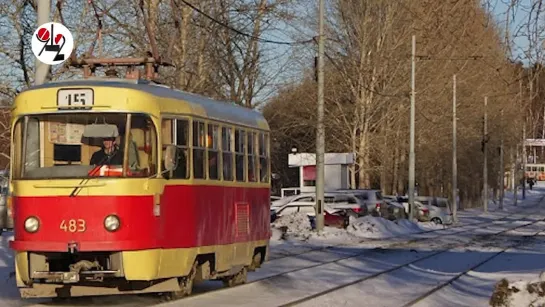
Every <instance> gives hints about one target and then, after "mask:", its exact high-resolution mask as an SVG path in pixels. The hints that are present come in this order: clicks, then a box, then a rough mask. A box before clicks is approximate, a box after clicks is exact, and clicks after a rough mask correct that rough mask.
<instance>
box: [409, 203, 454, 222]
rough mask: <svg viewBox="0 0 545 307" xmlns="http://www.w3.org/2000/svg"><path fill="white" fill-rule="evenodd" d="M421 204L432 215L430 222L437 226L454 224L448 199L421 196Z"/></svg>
mask: <svg viewBox="0 0 545 307" xmlns="http://www.w3.org/2000/svg"><path fill="white" fill-rule="evenodd" d="M416 199H418V201H419V202H421V203H422V204H423V205H425V206H426V207H427V208H428V209H429V211H430V213H429V215H430V216H429V220H430V221H432V222H434V223H435V224H447V225H448V224H451V223H452V220H453V218H452V209H451V204H450V201H449V200H448V198H444V197H432V196H419V197H417V198H416Z"/></svg>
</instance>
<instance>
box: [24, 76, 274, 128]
mask: <svg viewBox="0 0 545 307" xmlns="http://www.w3.org/2000/svg"><path fill="white" fill-rule="evenodd" d="M72 86H91V87H110V88H118V89H130V90H136V91H140V92H143V93H146V94H149V95H153V96H155V97H161V98H167V99H176V100H182V101H183V102H185V103H188V104H191V105H193V106H198V107H200V108H202V109H204V111H205V112H206V114H207V117H208V118H210V119H217V120H222V121H228V122H232V123H239V124H242V125H246V126H251V127H257V128H263V123H266V120H265V118H264V116H263V115H262V114H261V113H259V112H258V111H255V110H252V109H249V108H245V107H242V106H239V105H237V104H235V103H234V102H229V101H221V100H216V99H212V98H209V97H206V96H202V95H198V94H194V93H189V92H185V91H182V90H178V89H173V88H170V87H168V86H165V85H161V84H157V83H155V82H150V81H148V80H141V79H139V80H136V79H120V78H88V79H78V80H63V81H54V82H48V83H44V84H41V85H35V86H31V87H29V88H27V89H25V90H23V91H22V92H21V93H24V92H28V91H34V90H40V89H50V88H58V87H72ZM158 104H159V105H160V107H161V108H162V109H163V106H161V105H165V104H168V103H167V102H163V101H161V100H158ZM165 109H168V108H165ZM267 126H268V125H267Z"/></svg>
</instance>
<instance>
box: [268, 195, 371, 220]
mask: <svg viewBox="0 0 545 307" xmlns="http://www.w3.org/2000/svg"><path fill="white" fill-rule="evenodd" d="M288 204H293V205H294V206H296V205H300V206H315V204H316V198H315V194H314V193H302V194H299V195H292V196H288V197H284V198H281V199H279V200H276V201H273V202H272V203H271V209H274V210H276V212H277V213H279V210H277V209H279V208H281V207H284V206H286V205H288ZM326 208H327V209H328V210H330V211H332V212H338V211H344V212H345V213H346V214H348V215H351V216H354V217H359V216H364V215H367V213H368V212H367V210H366V209H367V208H366V206H365V204H364V203H362V202H360V201H358V199H357V198H356V197H355V196H354V195H352V194H349V193H340V192H326V193H324V210H325V209H326ZM290 210H294V209H290ZM293 212H301V211H293ZM328 212H329V211H328ZM332 212H329V213H332Z"/></svg>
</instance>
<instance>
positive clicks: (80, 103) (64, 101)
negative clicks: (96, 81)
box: [57, 88, 95, 109]
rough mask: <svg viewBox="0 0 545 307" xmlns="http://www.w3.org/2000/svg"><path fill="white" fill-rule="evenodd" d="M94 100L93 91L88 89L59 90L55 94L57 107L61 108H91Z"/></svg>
mask: <svg viewBox="0 0 545 307" xmlns="http://www.w3.org/2000/svg"><path fill="white" fill-rule="evenodd" d="M94 99H95V97H94V93H93V90H92V89H90V88H71V89H61V90H59V91H58V92H57V106H59V107H62V108H71V107H73V108H78V109H80V108H83V109H87V108H91V107H92V106H93V104H94Z"/></svg>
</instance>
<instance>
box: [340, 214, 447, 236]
mask: <svg viewBox="0 0 545 307" xmlns="http://www.w3.org/2000/svg"><path fill="white" fill-rule="evenodd" d="M441 228H444V226H442V225H435V224H434V223H422V225H420V223H414V222H411V221H409V220H398V221H389V220H386V219H383V218H380V217H374V216H369V215H368V216H364V217H360V218H358V219H354V220H351V221H350V225H348V228H347V232H348V233H349V234H352V235H354V236H356V237H361V238H380V239H384V238H391V237H395V236H400V235H406V234H411V233H419V232H423V231H426V230H431V229H441Z"/></svg>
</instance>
